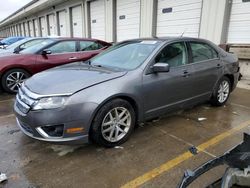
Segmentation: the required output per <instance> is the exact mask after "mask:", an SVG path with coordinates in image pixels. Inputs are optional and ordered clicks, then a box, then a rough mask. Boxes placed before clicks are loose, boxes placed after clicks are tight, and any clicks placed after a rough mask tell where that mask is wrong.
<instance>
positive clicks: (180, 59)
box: [142, 42, 194, 118]
mask: <svg viewBox="0 0 250 188" xmlns="http://www.w3.org/2000/svg"><path fill="white" fill-rule="evenodd" d="M154 62H155V63H167V64H169V66H170V70H169V72H159V73H154V72H152V73H148V74H146V75H144V76H143V91H142V92H143V95H144V101H147V102H146V103H144V109H145V115H146V117H147V118H151V117H154V116H158V115H160V114H164V113H166V112H168V111H171V110H174V109H178V108H181V107H182V106H183V104H184V103H185V101H186V100H189V99H190V98H191V97H192V96H193V93H192V89H193V81H194V77H193V75H192V74H193V68H192V65H191V64H188V52H187V48H186V45H185V43H184V42H176V43H172V44H168V45H167V46H166V47H165V48H163V49H162V50H161V52H160V53H159V54H158V55H157V56H156V58H155V59H154Z"/></svg>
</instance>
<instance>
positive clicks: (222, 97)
mask: <svg viewBox="0 0 250 188" xmlns="http://www.w3.org/2000/svg"><path fill="white" fill-rule="evenodd" d="M230 88H231V82H230V80H229V78H228V77H225V76H224V77H222V78H221V79H220V80H219V82H218V84H217V86H216V88H215V91H214V93H213V96H212V98H211V104H212V105H214V106H222V105H224V104H225V103H226V102H227V100H228V98H229V95H230V91H231V90H230Z"/></svg>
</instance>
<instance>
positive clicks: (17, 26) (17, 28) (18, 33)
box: [16, 24, 20, 36]
mask: <svg viewBox="0 0 250 188" xmlns="http://www.w3.org/2000/svg"><path fill="white" fill-rule="evenodd" d="M19 30H20V29H19V25H18V24H17V25H16V31H17V35H18V36H20V31H19Z"/></svg>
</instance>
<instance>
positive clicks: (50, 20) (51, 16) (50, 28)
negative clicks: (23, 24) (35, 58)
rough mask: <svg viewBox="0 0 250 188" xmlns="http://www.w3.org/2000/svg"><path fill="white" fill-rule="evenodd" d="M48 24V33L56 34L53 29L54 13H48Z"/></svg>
mask: <svg viewBox="0 0 250 188" xmlns="http://www.w3.org/2000/svg"><path fill="white" fill-rule="evenodd" d="M48 26H49V35H51V36H53V35H55V34H56V31H55V16H54V14H50V15H48Z"/></svg>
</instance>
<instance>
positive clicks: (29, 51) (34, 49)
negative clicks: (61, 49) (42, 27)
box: [20, 39, 55, 54]
mask: <svg viewBox="0 0 250 188" xmlns="http://www.w3.org/2000/svg"><path fill="white" fill-rule="evenodd" d="M53 42H55V40H53V39H46V40H43V41H42V42H40V43H38V44H35V45H34V46H31V47H29V48H26V49H24V50H22V51H21V52H20V54H34V53H36V52H37V51H39V50H41V49H42V48H44V47H45V46H47V45H49V44H52V43H53Z"/></svg>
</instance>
